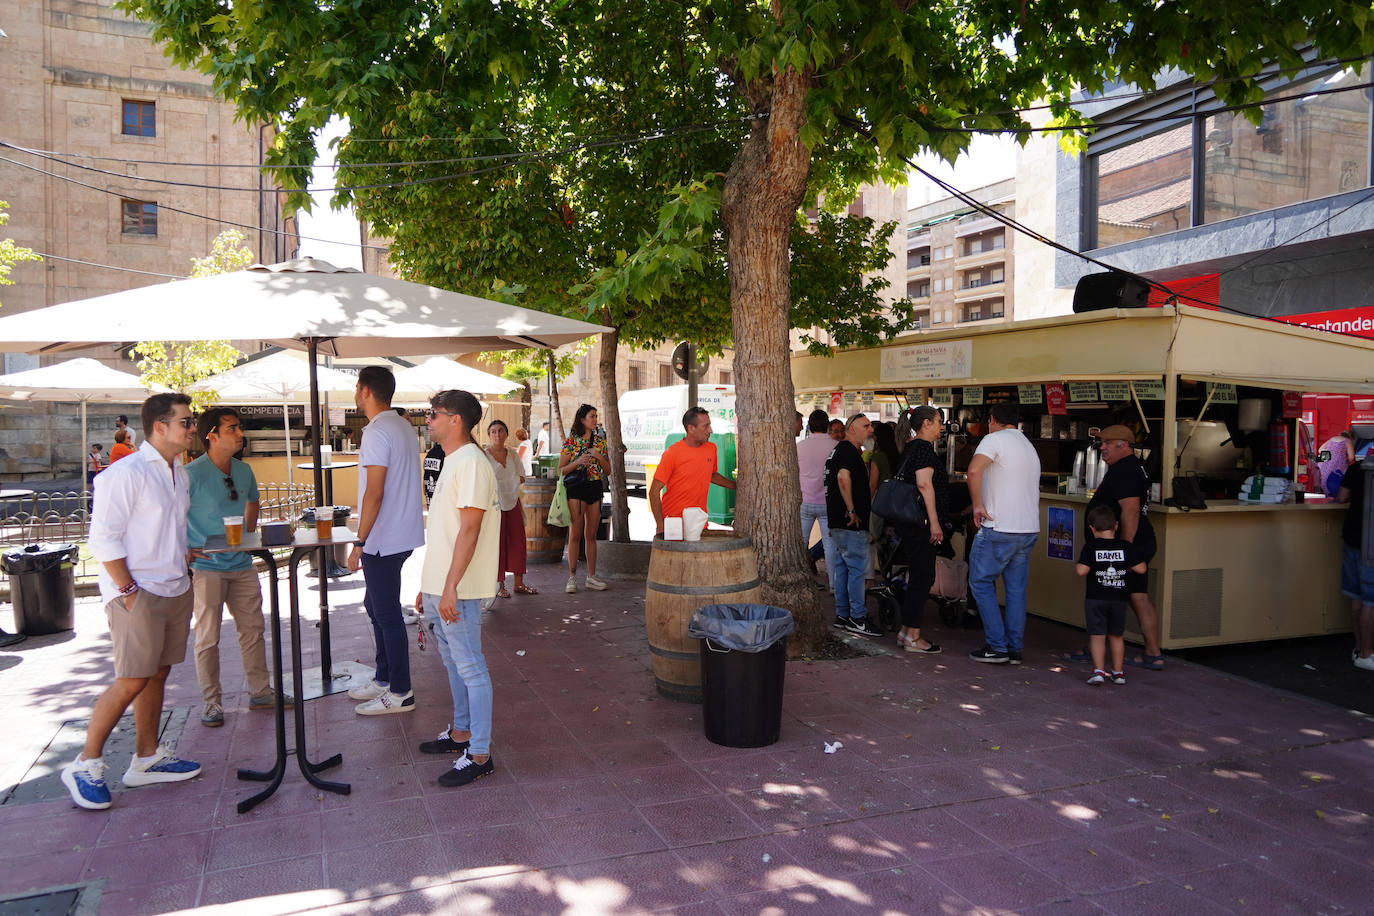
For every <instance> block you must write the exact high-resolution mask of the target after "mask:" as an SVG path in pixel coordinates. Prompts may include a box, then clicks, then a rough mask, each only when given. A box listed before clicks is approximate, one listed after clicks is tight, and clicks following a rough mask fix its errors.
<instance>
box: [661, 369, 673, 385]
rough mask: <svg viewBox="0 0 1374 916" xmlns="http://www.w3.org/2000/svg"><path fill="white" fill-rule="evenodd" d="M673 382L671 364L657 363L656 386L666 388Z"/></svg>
mask: <svg viewBox="0 0 1374 916" xmlns="http://www.w3.org/2000/svg"><path fill="white" fill-rule="evenodd" d="M672 383H673V364H672V363H659V364H658V387H660V388H666V387H668V386H669V385H671V384H672Z"/></svg>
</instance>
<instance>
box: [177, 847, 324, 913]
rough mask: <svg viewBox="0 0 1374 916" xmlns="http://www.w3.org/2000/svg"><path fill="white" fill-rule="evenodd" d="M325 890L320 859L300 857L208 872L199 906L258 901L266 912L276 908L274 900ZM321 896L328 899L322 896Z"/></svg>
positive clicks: (316, 857) (322, 866)
mask: <svg viewBox="0 0 1374 916" xmlns="http://www.w3.org/2000/svg"><path fill="white" fill-rule="evenodd" d="M323 887H324V865H323V861H322V857H321V856H319V855H313V856H299V857H296V858H291V859H281V860H277V861H274V862H272V863H271V864H270V866H266V867H265V866H262V865H254V866H248V867H245V868H231V869H227V870H225V871H212V872H207V873H206V875H205V883H204V885H203V886H202V887H201V892H200V905H201V906H214V905H215V904H223V903H232V902H235V901H239V900H250V901H259V903H260V905H261V907H262V911H263V912H271V911H272V910H273V909H274V908H275V907H274V906H273V901H272V899H271V898H274V897H278V896H284V895H288V894H300V893H303V892H306V891H317V892H318V891H320V890H321V889H322V888H323ZM321 896H329V895H328V894H321Z"/></svg>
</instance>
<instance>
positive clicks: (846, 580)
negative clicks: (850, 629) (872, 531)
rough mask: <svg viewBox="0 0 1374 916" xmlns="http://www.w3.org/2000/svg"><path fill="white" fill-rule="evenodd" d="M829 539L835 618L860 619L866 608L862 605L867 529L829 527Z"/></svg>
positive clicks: (865, 574)
mask: <svg viewBox="0 0 1374 916" xmlns="http://www.w3.org/2000/svg"><path fill="white" fill-rule="evenodd" d="M830 537H831V538H832V539H833V540H834V541H835V578H834V580H832V581H833V582H834V583H835V616H837V617H848V618H850V619H851V620H863V619H865V618H866V617H867V616H868V606H867V605H866V604H864V579H865V578H866V577H867V576H868V529H867V528H865V529H864V530H863V531H851V530H849V529H847V528H832V529H831V530H830Z"/></svg>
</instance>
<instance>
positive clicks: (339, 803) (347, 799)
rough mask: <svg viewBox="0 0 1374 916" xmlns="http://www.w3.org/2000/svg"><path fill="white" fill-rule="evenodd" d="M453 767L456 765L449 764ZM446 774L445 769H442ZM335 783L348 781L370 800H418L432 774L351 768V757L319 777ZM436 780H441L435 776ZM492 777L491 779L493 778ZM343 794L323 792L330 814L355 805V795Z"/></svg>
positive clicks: (401, 766)
mask: <svg viewBox="0 0 1374 916" xmlns="http://www.w3.org/2000/svg"><path fill="white" fill-rule="evenodd" d="M449 765H450V766H452V763H451V762H450V763H449ZM439 772H443V767H442V766H440V767H439ZM319 775H320V776H321V777H322V778H324V779H327V780H330V781H331V782H344V783H348V785H349V786H351V787H352V793H357V794H360V795H361V796H362V797H364V798H366V799H368V800H369V801H393V800H396V799H401V798H417V797H419V796H420V795H422V794H424V793H423V791H422V788H421V779H422V778H425V777H428V775H429V774H428V773H424V772H421V770H420V769H419V767H418V766H411V765H409V764H398V765H395V766H390V767H357V766H351V765H350V764H349V761H348V757H347V755H345V757H344V763H343V766H339V767H334V768H332V769H329V770H324V771H323V772H321V773H320V774H319ZM433 778H435V779H438V776H437V775H435V776H434V777H433ZM489 778H490V777H489ZM352 793H350V795H340V794H338V793H336V792H325V791H323V790H321V791H320V797H321V800H322V801H323V802H324V809H325V810H326V811H329V810H333V809H336V808H343V807H348V806H349V805H351V804H352V799H351V794H352Z"/></svg>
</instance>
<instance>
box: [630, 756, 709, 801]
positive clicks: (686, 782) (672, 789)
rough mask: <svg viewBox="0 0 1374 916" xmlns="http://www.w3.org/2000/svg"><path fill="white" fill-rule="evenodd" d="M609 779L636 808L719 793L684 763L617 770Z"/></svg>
mask: <svg viewBox="0 0 1374 916" xmlns="http://www.w3.org/2000/svg"><path fill="white" fill-rule="evenodd" d="M611 780H612V782H614V784H615V786H616V788H617V789H619V790H620V792H621V794H623V795H624V796H625V798H626V799H628V800H629V801H630V803H631V804H633V805H636V806H639V805H656V804H661V803H663V802H670V801H681V800H682V799H686V798H698V797H700V796H703V795H714V794H717V792H718V791H719V790H717V789H716V787H715V786H714V785H712V784H711V783H710V781H709V780H707V779H706V778H705V777H703V776H702V775H701V774H699V773H698V772H697V771H696V770H695V769H694V768H692V767H690V766H688V765H686V764H683V763H674V764H668V765H667V766H657V767H645V768H643V769H635V770H628V771H620V772H617V773H615V774H613V775H612V776H611Z"/></svg>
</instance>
